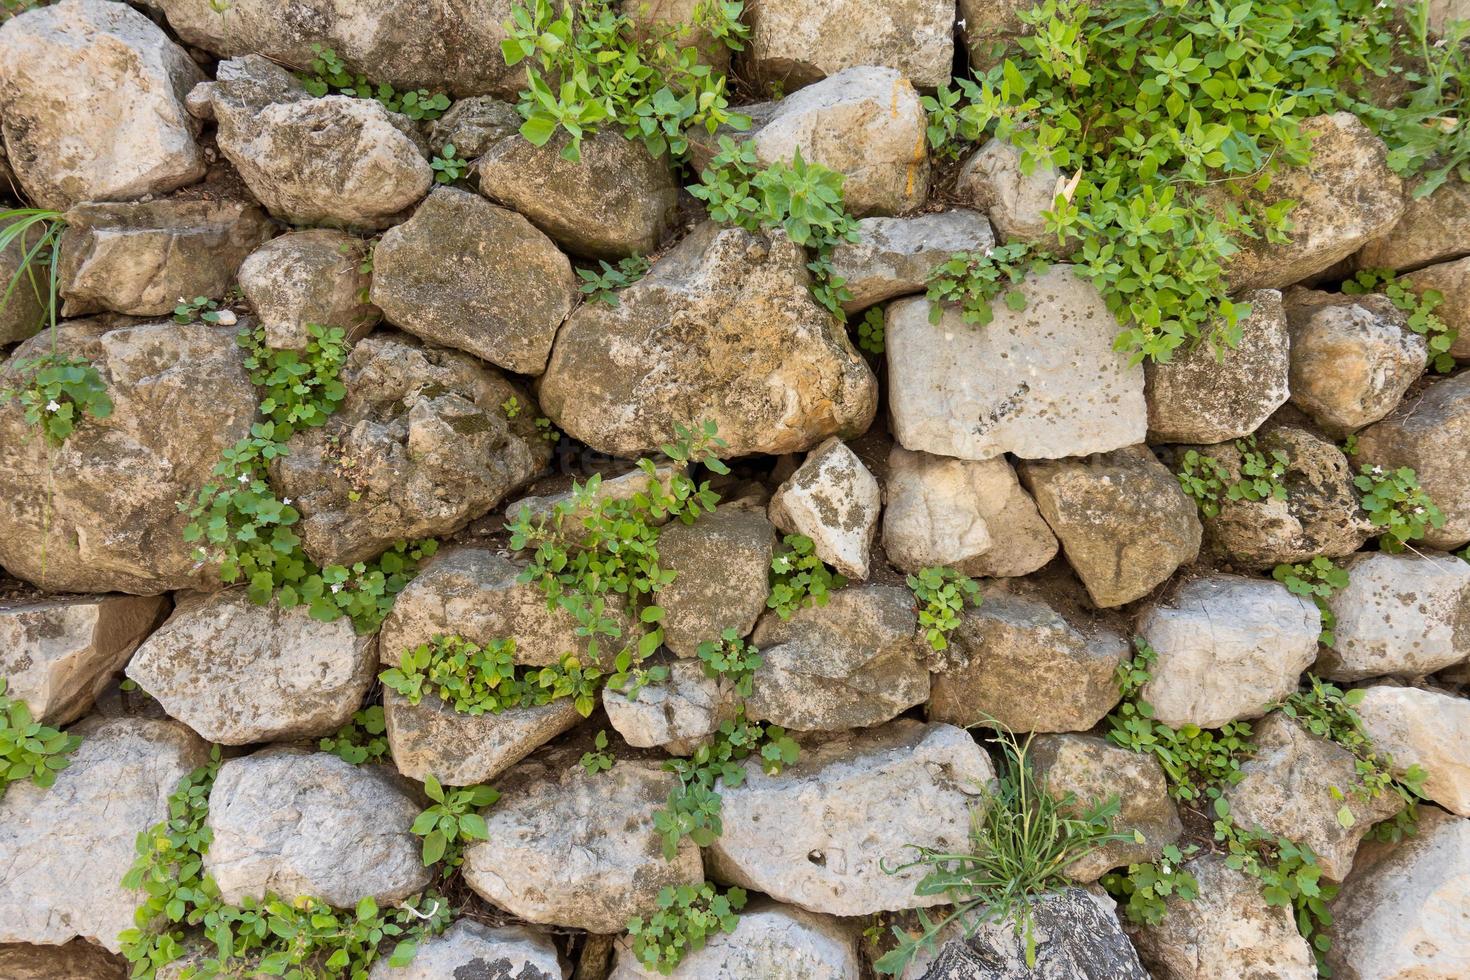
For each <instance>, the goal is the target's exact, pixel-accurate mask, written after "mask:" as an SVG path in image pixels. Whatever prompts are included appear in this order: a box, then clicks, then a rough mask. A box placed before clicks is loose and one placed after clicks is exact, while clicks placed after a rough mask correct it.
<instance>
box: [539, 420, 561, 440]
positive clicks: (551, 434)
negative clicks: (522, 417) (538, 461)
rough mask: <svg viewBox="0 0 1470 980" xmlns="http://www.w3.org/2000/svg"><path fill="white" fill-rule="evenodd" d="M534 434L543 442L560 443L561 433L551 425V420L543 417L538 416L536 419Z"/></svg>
mask: <svg viewBox="0 0 1470 980" xmlns="http://www.w3.org/2000/svg"><path fill="white" fill-rule="evenodd" d="M536 434H537V435H538V436H540V437H541V440H542V441H543V442H551V443H555V442H560V441H561V433H560V432H559V431H557V428H556V426H555V425H552V424H551V419H549V418H547V417H546V416H544V415H542V416H538V417H537V419H536Z"/></svg>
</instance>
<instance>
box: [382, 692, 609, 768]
mask: <svg viewBox="0 0 1470 980" xmlns="http://www.w3.org/2000/svg"><path fill="white" fill-rule="evenodd" d="M383 719H384V721H385V722H386V724H387V726H388V748H389V750H390V751H391V752H392V753H393V765H394V767H395V768H396V769H397V770H398V771H399V772H401V773H403V775H405V776H407V777H409V778H410V779H417V780H419V781H420V782H422V781H423V780H424V779H425V778H427V777H428V776H433V777H435V778H436V779H438V780H439V781H440V782H441V783H444V784H445V785H447V786H475V785H477V784H479V783H488V782H489V781H490V780H492V779H494V778H495V777H496V776H498V775H500V774H501V773H502V772H505V770H507V769H509V768H510V767H511V766H513V765H515V764H516V763H517V762H520V761H521V760H522V759H524V758H525V757H526V756H528V755H530V754H531V753H532V752H534V751H535V750H536V749H537V748H539V747H540V746H542V745H544V744H546V743H547V742H549V741H551V740H552V739H553V738H555V737H556V736H558V735H560V734H561V733H562V732H564V731H566V730H567V729H569V728H571V727H572V726H573V725H575V724H576V723H577V722H578V720H580V716H579V715H578V714H577V709H576V708H575V707H573V705H572V699H571V698H560V699H558V700H555V701H550V702H547V703H546V704H540V705H522V706H519V707H515V708H507V709H505V710H504V711H501V712H499V713H493V712H486V713H484V714H466V713H463V712H459V711H456V710H455V708H454V705H453V704H452V703H449V702H446V701H444V700H443V699H442V698H440V697H439V695H438V693H429V694H426V695H425V696H424V698H423V700H421V701H420V702H419V703H418V704H411V703H409V701H408V699H407V698H404V697H402V696H401V695H399V694H398V693H397V692H395V691H391V690H385V691H384V692H383Z"/></svg>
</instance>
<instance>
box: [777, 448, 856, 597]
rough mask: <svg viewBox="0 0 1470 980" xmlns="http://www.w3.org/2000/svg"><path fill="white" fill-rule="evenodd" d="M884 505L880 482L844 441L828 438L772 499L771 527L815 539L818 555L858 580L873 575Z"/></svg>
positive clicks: (815, 550) (808, 455)
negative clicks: (876, 535) (875, 542)
mask: <svg viewBox="0 0 1470 980" xmlns="http://www.w3.org/2000/svg"><path fill="white" fill-rule="evenodd" d="M882 507H883V497H882V493H881V492H880V491H879V489H878V481H877V480H875V479H873V474H872V473H870V472H868V468H867V467H866V466H864V465H863V461H862V460H860V459H858V457H857V454H856V453H854V452H853V451H852V450H851V449H849V448H848V447H847V444H846V443H844V442H843V441H842V440H841V439H828V440H827V441H826V442H824V443H822V444H821V445H820V446H818V447H817V448H816V449H813V450H812V451H811V452H810V453H808V454H807V457H806V460H805V461H804V462H803V463H802V464H801V466H800V467H798V468H797V470H796V472H795V473H793V474H791V476H790V478H789V479H787V480H786V481H785V482H784V483H782V484H781V485H780V486H779V487H777V488H776V492H775V493H774V494H772V496H771V506H770V510H769V513H770V517H771V523H772V524H774V525H776V527H778V528H779V529H781V530H782V531H786V532H788V533H792V534H803V535H805V536H807V537H809V538H811V539H812V549H813V551H814V552H815V553H816V556H817V557H818V558H820V559H822V560H823V561H824V562H826V563H827V564H829V565H831V566H833V567H834V568H836V569H837V570H838V571H839V572H841V573H842V574H843V575H846V576H847V577H849V578H853V579H865V578H867V577H868V551H869V549H871V547H872V545H873V533H874V532H875V531H877V530H878V512H879V511H880V510H881V509H882Z"/></svg>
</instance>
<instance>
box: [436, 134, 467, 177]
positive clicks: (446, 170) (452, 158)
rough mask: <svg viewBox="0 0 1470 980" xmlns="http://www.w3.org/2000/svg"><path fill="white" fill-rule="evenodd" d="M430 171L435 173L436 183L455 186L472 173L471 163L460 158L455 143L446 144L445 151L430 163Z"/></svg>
mask: <svg viewBox="0 0 1470 980" xmlns="http://www.w3.org/2000/svg"><path fill="white" fill-rule="evenodd" d="M429 169H430V170H432V171H434V183H436V184H453V183H454V182H455V181H457V180H459V179H460V178H462V177H464V176H465V174H467V173H469V172H470V161H468V160H465V159H462V158H461V157H460V156H459V149H458V148H457V147H456V146H455V145H454V144H453V143H445V144H444V151H443V152H442V153H439V154H436V155H435V156H434V158H433V159H432V160H430V161H429Z"/></svg>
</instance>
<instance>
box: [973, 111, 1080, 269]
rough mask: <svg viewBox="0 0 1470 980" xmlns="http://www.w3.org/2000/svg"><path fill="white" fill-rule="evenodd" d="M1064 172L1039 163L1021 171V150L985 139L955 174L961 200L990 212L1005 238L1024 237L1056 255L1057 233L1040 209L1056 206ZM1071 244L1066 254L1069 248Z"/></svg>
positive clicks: (1023, 240)
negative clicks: (1049, 226)
mask: <svg viewBox="0 0 1470 980" xmlns="http://www.w3.org/2000/svg"><path fill="white" fill-rule="evenodd" d="M1063 183H1065V179H1064V178H1063V177H1062V175H1061V173H1060V171H1058V170H1057V169H1056V168H1055V167H1052V166H1049V165H1047V164H1044V163H1037V164H1036V165H1035V166H1034V167H1033V168H1032V169H1031V172H1030V173H1023V172H1022V170H1021V151H1020V150H1018V149H1016V147H1015V146H1014V145H1012V144H1011V143H1009V142H1007V141H1005V140H999V139H990V140H987V141H986V143H985V145H984V146H982V147H980V149H978V150H976V151H975V152H974V153H972V154H970V156H969V158H968V159H966V160H965V162H964V165H963V166H961V167H960V172H959V174H958V175H957V176H956V177H955V193H956V194H958V195H959V196H960V199H961V200H963V201H965V202H966V203H968V204H970V205H971V206H972V207H974V208H976V209H977V210H980V211H983V212H985V213H986V214H988V215H989V216H990V220H991V222H992V223H993V224H994V225H995V232H996V234H997V235H999V236H1000V238H1001V240H1002V241H1005V242H1024V243H1025V244H1027V245H1036V246H1039V247H1041V248H1044V249H1045V250H1046V251H1048V252H1051V253H1052V254H1057V252H1058V245H1057V236H1056V233H1055V232H1049V231H1047V229H1046V219H1045V218H1043V217H1042V212H1044V211H1050V210H1052V208H1053V206H1054V205H1055V203H1056V197H1057V193H1058V190H1059V187H1060V186H1061V184H1063ZM1071 245H1075V241H1074V242H1071V243H1069V245H1068V246H1067V247H1062V248H1061V251H1062V252H1063V253H1066V252H1070V251H1071V247H1070V246H1071Z"/></svg>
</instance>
